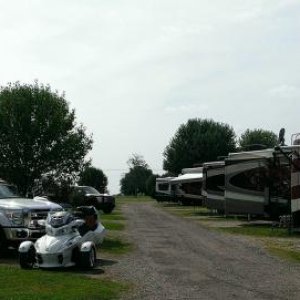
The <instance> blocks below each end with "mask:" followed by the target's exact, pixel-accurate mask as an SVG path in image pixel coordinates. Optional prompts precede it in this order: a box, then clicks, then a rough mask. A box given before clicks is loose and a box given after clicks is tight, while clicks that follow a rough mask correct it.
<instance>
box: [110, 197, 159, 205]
mask: <svg viewBox="0 0 300 300" xmlns="http://www.w3.org/2000/svg"><path fill="white" fill-rule="evenodd" d="M147 202H156V200H154V199H152V198H151V197H148V196H137V197H135V196H117V197H116V205H117V206H118V205H119V204H128V203H129V204H130V203H147Z"/></svg>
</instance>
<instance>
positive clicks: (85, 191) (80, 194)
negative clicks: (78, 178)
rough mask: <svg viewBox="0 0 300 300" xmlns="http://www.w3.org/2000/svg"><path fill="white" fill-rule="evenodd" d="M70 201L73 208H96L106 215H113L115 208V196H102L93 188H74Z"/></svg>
mask: <svg viewBox="0 0 300 300" xmlns="http://www.w3.org/2000/svg"><path fill="white" fill-rule="evenodd" d="M70 200H71V203H72V205H73V206H82V205H84V206H86V205H88V206H95V207H96V208H97V209H99V210H100V209H101V210H102V211H103V212H104V213H106V214H109V213H111V212H112V210H113V209H114V208H115V197H114V196H111V195H108V194H100V193H99V192H98V191H97V190H96V189H95V188H93V187H91V186H74V187H73V190H72V193H71V199H70Z"/></svg>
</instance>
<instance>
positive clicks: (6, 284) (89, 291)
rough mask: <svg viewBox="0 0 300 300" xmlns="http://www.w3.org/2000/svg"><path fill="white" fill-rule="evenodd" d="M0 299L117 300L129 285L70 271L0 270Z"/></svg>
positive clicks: (15, 268) (14, 267) (4, 267)
mask: <svg viewBox="0 0 300 300" xmlns="http://www.w3.org/2000/svg"><path fill="white" fill-rule="evenodd" d="M0 286H1V289H0V299H20V300H22V299H102V300H106V299H107V300H108V299H118V298H119V296H120V294H121V293H122V292H125V291H126V290H127V285H125V284H122V283H119V282H115V281H111V280H107V279H98V278H97V279H92V278H89V277H87V276H84V275H82V274H81V275H79V274H74V273H71V271H43V270H21V269H20V268H19V267H16V266H1V267H0Z"/></svg>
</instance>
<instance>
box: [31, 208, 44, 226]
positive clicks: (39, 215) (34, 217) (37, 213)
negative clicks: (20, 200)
mask: <svg viewBox="0 0 300 300" xmlns="http://www.w3.org/2000/svg"><path fill="white" fill-rule="evenodd" d="M48 213H49V210H38V209H35V210H32V211H30V212H29V222H28V225H29V226H28V228H29V229H37V228H41V226H40V225H39V224H38V220H45V219H46V218H47V216H48Z"/></svg>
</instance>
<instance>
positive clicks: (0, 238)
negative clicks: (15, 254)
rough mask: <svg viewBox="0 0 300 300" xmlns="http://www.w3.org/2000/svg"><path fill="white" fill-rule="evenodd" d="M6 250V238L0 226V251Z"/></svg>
mask: <svg viewBox="0 0 300 300" xmlns="http://www.w3.org/2000/svg"><path fill="white" fill-rule="evenodd" d="M6 250H7V239H6V236H5V233H4V231H3V229H2V228H1V227H0V253H4V252H5V251H6Z"/></svg>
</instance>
